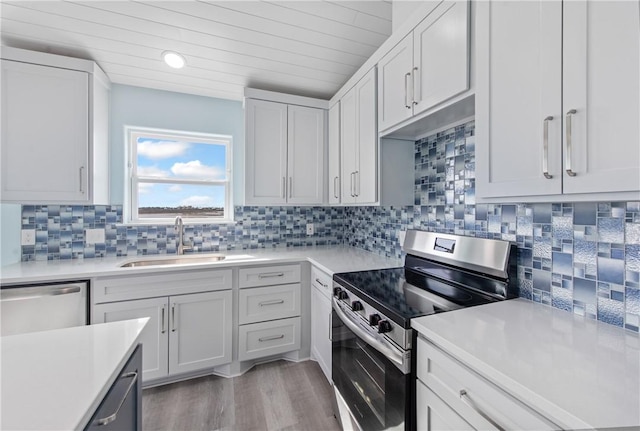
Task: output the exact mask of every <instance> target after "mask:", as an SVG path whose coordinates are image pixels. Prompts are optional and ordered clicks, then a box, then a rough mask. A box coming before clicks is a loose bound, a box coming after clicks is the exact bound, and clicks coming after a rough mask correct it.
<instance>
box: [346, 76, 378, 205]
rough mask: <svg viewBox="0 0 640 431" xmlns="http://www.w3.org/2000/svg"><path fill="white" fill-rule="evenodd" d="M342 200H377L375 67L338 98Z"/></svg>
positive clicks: (359, 201) (348, 201)
mask: <svg viewBox="0 0 640 431" xmlns="http://www.w3.org/2000/svg"><path fill="white" fill-rule="evenodd" d="M340 145H341V155H342V157H341V171H342V180H341V185H342V187H341V190H342V196H341V198H342V203H351V204H354V203H375V202H376V201H377V199H378V193H377V192H378V176H377V172H378V151H377V150H378V137H377V130H376V70H375V68H373V69H371V70H370V71H369V72H368V73H367V74H366V75H365V76H364V77H363V78H362V79H361V80H360V81H358V83H357V84H356V85H355V86H354V87H353V88H352V89H351V90H350V91H349V92H348V93H347V94H345V96H344V97H343V98H342V99H341V100H340Z"/></svg>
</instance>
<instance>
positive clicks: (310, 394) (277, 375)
mask: <svg viewBox="0 0 640 431" xmlns="http://www.w3.org/2000/svg"><path fill="white" fill-rule="evenodd" d="M331 390H332V389H331V386H330V385H329V383H328V382H327V379H326V378H325V376H324V374H323V373H322V370H321V369H320V367H319V366H318V364H317V363H316V362H314V361H305V362H298V363H294V362H288V361H276V362H270V363H268V364H262V365H257V366H255V367H253V368H252V369H251V370H249V371H248V372H246V373H245V374H244V375H242V376H239V377H234V378H230V379H228V378H224V377H217V376H206V377H200V378H197V379H192V380H187V381H184V382H178V383H173V384H170V385H165V386H160V387H156V388H150V389H145V390H144V391H143V392H142V428H143V430H145V431H151V430H176V431H178V430H184V431H196V430H229V431H231V430H238V431H240V430H256V431H258V430H269V431H271V430H286V431H294V430H295V431H305V430H308V431H325V430H326V431H330V430H340V426H339V424H338V422H337V421H336V419H335V418H334V416H333V409H332V401H331V396H332V395H331Z"/></svg>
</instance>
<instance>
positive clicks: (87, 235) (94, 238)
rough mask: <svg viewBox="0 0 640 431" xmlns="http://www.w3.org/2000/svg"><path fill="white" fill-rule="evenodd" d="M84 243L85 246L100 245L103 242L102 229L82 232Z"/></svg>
mask: <svg viewBox="0 0 640 431" xmlns="http://www.w3.org/2000/svg"><path fill="white" fill-rule="evenodd" d="M84 242H85V243H87V244H100V243H103V242H105V239H104V229H87V230H85V231H84Z"/></svg>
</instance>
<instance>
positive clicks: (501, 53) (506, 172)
mask: <svg viewBox="0 0 640 431" xmlns="http://www.w3.org/2000/svg"><path fill="white" fill-rule="evenodd" d="M639 9H640V5H639V4H638V2H607V1H575V2H574V1H565V2H560V1H557V2H547V1H539V2H503V1H487V2H478V4H477V34H476V41H477V59H478V63H477V66H478V67H477V78H478V83H477V94H476V136H477V138H476V139H477V144H476V151H477V152H476V166H477V179H476V193H477V196H478V197H479V198H483V199H491V198H498V199H497V200H500V198H511V197H513V198H519V199H522V198H523V197H525V198H528V200H536V198H538V199H544V200H547V201H549V200H553V199H554V197H555V198H556V199H562V200H566V199H571V200H585V199H588V200H594V199H637V198H638V191H640V146H639V145H638V142H640V122H639V121H638V118H640V10H639ZM594 193H600V195H594Z"/></svg>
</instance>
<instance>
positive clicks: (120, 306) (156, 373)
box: [92, 297, 169, 381]
mask: <svg viewBox="0 0 640 431" xmlns="http://www.w3.org/2000/svg"><path fill="white" fill-rule="evenodd" d="M140 317H148V318H149V322H148V323H147V325H146V326H145V327H144V329H143V330H142V332H141V333H140V342H141V343H142V378H143V380H144V381H149V380H153V379H157V378H160V377H165V376H166V375H167V372H168V358H169V357H168V351H167V349H168V348H169V337H168V323H169V315H168V307H167V298H166V297H163V298H151V299H140V300H136V301H125V302H112V303H108V304H97V305H95V306H94V308H93V322H92V323H106V322H118V321H121V320H129V319H138V318H140Z"/></svg>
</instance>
